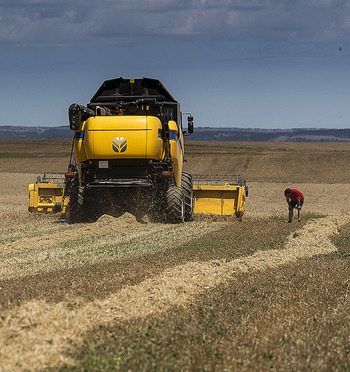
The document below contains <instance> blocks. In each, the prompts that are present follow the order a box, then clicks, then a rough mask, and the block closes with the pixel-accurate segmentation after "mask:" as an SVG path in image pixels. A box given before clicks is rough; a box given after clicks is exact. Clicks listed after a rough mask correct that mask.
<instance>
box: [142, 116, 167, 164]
mask: <svg viewBox="0 0 350 372" xmlns="http://www.w3.org/2000/svg"><path fill="white" fill-rule="evenodd" d="M161 128H162V125H161V123H160V120H159V119H158V118H156V117H154V116H147V129H148V131H147V148H146V158H147V159H153V160H158V161H159V160H163V159H164V151H165V149H164V142H163V140H162V139H161V138H160V137H159V136H158V132H159V131H160V130H161Z"/></svg>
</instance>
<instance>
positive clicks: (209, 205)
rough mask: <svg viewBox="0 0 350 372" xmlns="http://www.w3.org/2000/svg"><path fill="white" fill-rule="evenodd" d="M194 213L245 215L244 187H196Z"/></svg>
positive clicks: (194, 187)
mask: <svg viewBox="0 0 350 372" xmlns="http://www.w3.org/2000/svg"><path fill="white" fill-rule="evenodd" d="M193 192H194V212H195V213H204V214H210V213H211V214H219V215H232V214H237V216H239V217H240V216H241V215H243V211H244V205H243V206H242V203H243V197H242V195H244V187H241V186H234V185H228V184H226V185H194V186H193Z"/></svg>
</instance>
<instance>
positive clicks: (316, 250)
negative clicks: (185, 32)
mask: <svg viewBox="0 0 350 372" xmlns="http://www.w3.org/2000/svg"><path fill="white" fill-rule="evenodd" d="M186 145H187V146H186V150H187V151H186V154H187V156H186V158H187V162H186V163H185V167H186V170H188V171H190V172H192V173H202V174H203V173H216V174H232V173H233V174H241V176H242V177H244V178H245V179H246V182H247V185H248V186H249V196H248V199H247V204H246V213H245V215H244V218H243V221H238V220H237V219H235V218H228V219H220V218H201V217H200V216H197V218H195V220H194V221H193V222H188V223H185V224H182V225H169V224H162V223H153V222H150V221H149V220H148V219H147V216H145V218H143V219H136V218H135V216H132V215H130V214H125V215H123V216H121V217H119V218H116V217H113V216H108V215H104V216H102V217H101V218H100V219H99V220H98V221H97V222H95V223H90V224H75V225H69V224H67V223H66V221H65V219H64V218H62V216H60V215H36V214H30V213H29V212H27V188H28V184H29V183H32V182H35V179H36V177H37V176H38V175H39V174H41V173H43V172H44V171H49V172H64V171H65V170H66V169H67V165H68V162H69V157H70V148H71V143H70V141H69V140H13V141H0V148H1V150H0V219H1V230H0V256H1V264H0V330H1V331H0V344H1V345H2V347H1V348H0V370H4V371H26V370H28V371H29V370H30V371H41V370H45V369H48V370H50V371H51V370H62V371H118V370H119V371H128V370H131V371H186V370H188V371H237V370H240V371H267V370H296V371H310V370H311V371H313V370H320V371H349V370H350V326H349V324H350V297H349V287H350V279H349V278H350V275H349V274H350V265H349V263H350V200H349V194H350V186H349V184H350V182H349V181H350V179H349V178H350V172H349V170H350V169H349V168H350V165H349V164H350V162H349V160H350V149H349V144H346V143H258V142H257V143H251V142H202V143H201V142H191V141H189V142H187V143H186ZM287 187H293V188H294V187H295V188H298V189H300V190H301V191H302V192H303V193H304V195H305V204H304V207H303V221H302V223H301V224H298V223H296V222H295V223H292V224H287V223H286V221H287V213H288V211H287V205H286V202H285V200H284V196H283V191H284V189H285V188H287Z"/></svg>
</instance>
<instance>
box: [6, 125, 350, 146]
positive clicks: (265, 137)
mask: <svg viewBox="0 0 350 372" xmlns="http://www.w3.org/2000/svg"><path fill="white" fill-rule="evenodd" d="M47 138H72V131H71V130H70V129H69V126H68V125H64V126H59V127H19V126H0V139H47ZM186 139H189V140H191V141H266V142H350V129H307V128H294V129H256V128H209V127H208V128H203V127H201V128H195V133H193V134H192V135H191V136H189V137H186Z"/></svg>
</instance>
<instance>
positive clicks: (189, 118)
mask: <svg viewBox="0 0 350 372" xmlns="http://www.w3.org/2000/svg"><path fill="white" fill-rule="evenodd" d="M187 123H188V133H189V134H192V133H193V116H192V115H190V116H189V117H188V118H187Z"/></svg>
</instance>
